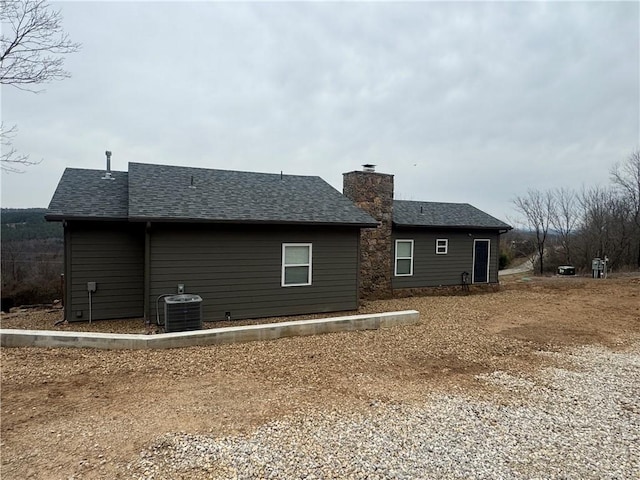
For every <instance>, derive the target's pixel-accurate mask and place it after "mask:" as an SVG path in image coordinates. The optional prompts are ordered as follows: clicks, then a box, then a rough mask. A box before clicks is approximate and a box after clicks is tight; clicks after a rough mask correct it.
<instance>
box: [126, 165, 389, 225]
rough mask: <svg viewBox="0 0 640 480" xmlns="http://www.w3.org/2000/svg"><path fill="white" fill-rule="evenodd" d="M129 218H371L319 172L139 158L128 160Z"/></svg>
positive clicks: (369, 221)
mask: <svg viewBox="0 0 640 480" xmlns="http://www.w3.org/2000/svg"><path fill="white" fill-rule="evenodd" d="M129 218H130V219H134V220H135V219H140V220H156V221H158V220H169V221H213V222H215V221H218V222H248V223H252V222H255V223H262V222H264V223H313V224H344V225H361V226H365V225H366V226H375V225H376V224H377V222H376V221H375V220H374V219H373V218H372V217H370V216H369V215H368V214H366V213H365V212H363V211H362V210H360V209H359V208H357V207H356V206H355V205H354V204H353V203H352V202H351V201H350V200H349V199H347V198H346V197H344V196H343V195H342V194H341V193H340V192H338V191H337V190H335V189H334V188H333V187H332V186H331V185H329V184H328V183H327V182H325V181H324V180H322V179H321V178H320V177H311V176H299V175H280V174H269V173H254V172H237V171H229V170H212V169H205V168H192V167H176V166H168V165H152V164H144V163H130V164H129Z"/></svg>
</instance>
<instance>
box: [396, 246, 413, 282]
mask: <svg viewBox="0 0 640 480" xmlns="http://www.w3.org/2000/svg"><path fill="white" fill-rule="evenodd" d="M395 275H396V277H409V276H411V275H413V240H396V268H395Z"/></svg>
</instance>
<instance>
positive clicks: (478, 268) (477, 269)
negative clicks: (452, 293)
mask: <svg viewBox="0 0 640 480" xmlns="http://www.w3.org/2000/svg"><path fill="white" fill-rule="evenodd" d="M490 245H491V240H474V241H473V279H472V282H473V283H489V253H490Z"/></svg>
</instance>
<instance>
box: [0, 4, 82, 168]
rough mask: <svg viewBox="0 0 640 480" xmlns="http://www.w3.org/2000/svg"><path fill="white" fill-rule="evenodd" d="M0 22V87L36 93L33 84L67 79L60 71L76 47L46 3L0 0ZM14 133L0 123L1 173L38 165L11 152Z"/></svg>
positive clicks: (13, 130)
mask: <svg viewBox="0 0 640 480" xmlns="http://www.w3.org/2000/svg"><path fill="white" fill-rule="evenodd" d="M0 23H1V24H2V34H1V35H0V84H2V85H10V86H12V87H15V88H17V89H19V90H25V91H29V92H33V93H39V92H41V91H42V90H38V89H36V86H37V85H40V84H43V83H47V82H51V81H54V80H62V79H65V78H68V77H69V76H70V73H69V72H67V71H66V70H65V69H64V68H63V65H64V55H66V54H69V53H74V52H77V51H78V50H79V49H80V44H78V43H73V42H72V41H71V40H69V37H68V35H67V34H66V33H64V31H63V30H62V16H61V15H60V11H58V10H51V9H50V8H49V5H48V3H47V0H0ZM16 132H17V127H16V126H15V125H14V126H12V127H11V128H8V129H5V126H4V124H2V130H1V131H0V141H1V145H2V154H1V156H0V161H1V168H2V171H4V172H12V173H22V172H23V171H24V170H23V167H27V166H30V165H36V164H38V163H40V162H39V161H37V162H34V161H32V160H29V155H25V154H21V153H19V152H18V151H17V150H16V149H15V147H14V146H13V138H14V137H15V134H16Z"/></svg>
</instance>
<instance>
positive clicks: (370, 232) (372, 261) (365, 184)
mask: <svg viewBox="0 0 640 480" xmlns="http://www.w3.org/2000/svg"><path fill="white" fill-rule="evenodd" d="M363 167H364V170H363V171H354V172H349V173H345V174H343V193H344V195H345V196H346V197H347V198H349V199H350V200H351V201H353V202H354V203H355V204H356V205H357V206H358V207H360V208H361V209H362V210H364V211H365V212H367V213H368V214H369V215H371V216H372V217H373V218H375V219H376V220H377V221H378V222H380V224H379V226H378V228H363V229H362V230H361V234H360V285H359V290H360V297H361V298H369V299H371V298H388V297H390V296H391V293H392V290H391V273H392V267H393V262H392V258H391V255H392V252H393V250H392V246H391V243H392V242H391V222H392V220H393V218H392V215H393V175H388V174H386V173H377V172H376V171H375V165H370V164H367V165H363Z"/></svg>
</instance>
